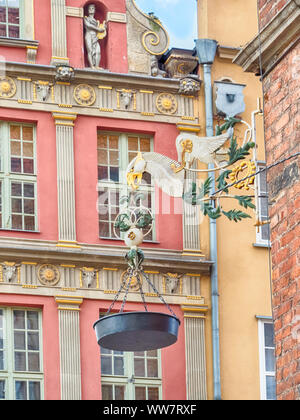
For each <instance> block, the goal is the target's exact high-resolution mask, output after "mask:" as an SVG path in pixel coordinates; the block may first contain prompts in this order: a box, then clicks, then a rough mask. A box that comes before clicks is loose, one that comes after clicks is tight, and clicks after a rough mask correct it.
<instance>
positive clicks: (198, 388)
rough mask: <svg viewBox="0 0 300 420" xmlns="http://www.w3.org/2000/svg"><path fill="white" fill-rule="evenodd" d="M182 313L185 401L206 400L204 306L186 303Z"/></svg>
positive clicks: (205, 307)
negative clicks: (185, 381) (184, 354)
mask: <svg viewBox="0 0 300 420" xmlns="http://www.w3.org/2000/svg"><path fill="white" fill-rule="evenodd" d="M181 309H182V310H183V312H184V331H185V350H186V378H187V379H186V380H187V388H186V389H187V399H188V400H206V399H207V386H206V356H205V313H206V312H207V306H206V305H197V304H190V303H186V304H183V305H182V306H181Z"/></svg>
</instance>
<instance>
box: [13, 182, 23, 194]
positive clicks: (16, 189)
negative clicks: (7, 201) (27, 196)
mask: <svg viewBox="0 0 300 420" xmlns="http://www.w3.org/2000/svg"><path fill="white" fill-rule="evenodd" d="M11 195H12V196H13V197H21V196H22V184H20V183H16V182H12V184H11Z"/></svg>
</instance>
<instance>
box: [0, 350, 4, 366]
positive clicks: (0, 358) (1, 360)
mask: <svg viewBox="0 0 300 420" xmlns="http://www.w3.org/2000/svg"><path fill="white" fill-rule="evenodd" d="M0 370H4V351H2V350H0Z"/></svg>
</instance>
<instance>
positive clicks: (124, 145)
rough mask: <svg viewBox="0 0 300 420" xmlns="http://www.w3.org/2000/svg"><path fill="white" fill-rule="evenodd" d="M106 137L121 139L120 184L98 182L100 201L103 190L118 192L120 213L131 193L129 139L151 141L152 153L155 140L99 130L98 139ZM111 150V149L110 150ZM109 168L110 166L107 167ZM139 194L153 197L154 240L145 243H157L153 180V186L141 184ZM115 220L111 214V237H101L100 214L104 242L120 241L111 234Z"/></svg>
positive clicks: (128, 133) (142, 134)
mask: <svg viewBox="0 0 300 420" xmlns="http://www.w3.org/2000/svg"><path fill="white" fill-rule="evenodd" d="M99 134H101V135H106V136H109V135H111V136H118V138H119V149H118V150H119V181H118V182H114V181H111V180H107V181H103V180H99V179H98V180H97V185H98V187H97V189H98V200H99V192H101V191H102V192H103V189H105V188H107V189H108V190H109V191H114V190H115V191H118V192H119V203H118V206H119V211H120V209H121V208H122V207H124V204H121V200H122V198H123V197H124V196H127V195H128V193H129V191H130V187H129V186H128V184H127V182H126V177H125V173H126V169H127V166H128V164H129V163H130V162H129V159H128V154H129V148H128V138H129V137H137V138H138V139H140V138H147V139H149V140H150V152H153V151H154V138H153V136H152V135H150V134H144V133H140V132H139V133H132V132H127V131H126V132H119V131H110V130H100V129H98V130H97V139H98V135H99ZM98 150H99V148H98V144H97V153H98ZM108 150H109V149H108ZM98 166H99V164H98V158H97V168H98ZM107 166H108V167H109V165H107ZM139 192H141V193H143V192H145V193H147V194H150V195H151V211H152V215H153V219H154V220H153V228H152V239H150V240H148V239H145V240H144V242H155V241H156V229H155V186H154V183H153V180H152V183H151V185H145V184H141V185H140V187H139ZM116 216H117V213H116V214H115V217H116ZM113 220H114V219H110V214H109V216H108V223H109V235H110V236H102V235H100V213H99V212H98V225H99V233H98V236H99V239H101V240H102V239H104V240H118V238H116V237H115V236H114V235H113V232H111V230H112V229H111V223H112V222H113Z"/></svg>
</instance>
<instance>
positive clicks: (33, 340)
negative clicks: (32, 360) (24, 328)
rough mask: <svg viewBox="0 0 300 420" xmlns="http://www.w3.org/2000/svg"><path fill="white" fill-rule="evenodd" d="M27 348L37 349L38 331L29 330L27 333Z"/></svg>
mask: <svg viewBox="0 0 300 420" xmlns="http://www.w3.org/2000/svg"><path fill="white" fill-rule="evenodd" d="M27 348H28V350H39V333H38V332H29V333H28V334H27Z"/></svg>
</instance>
